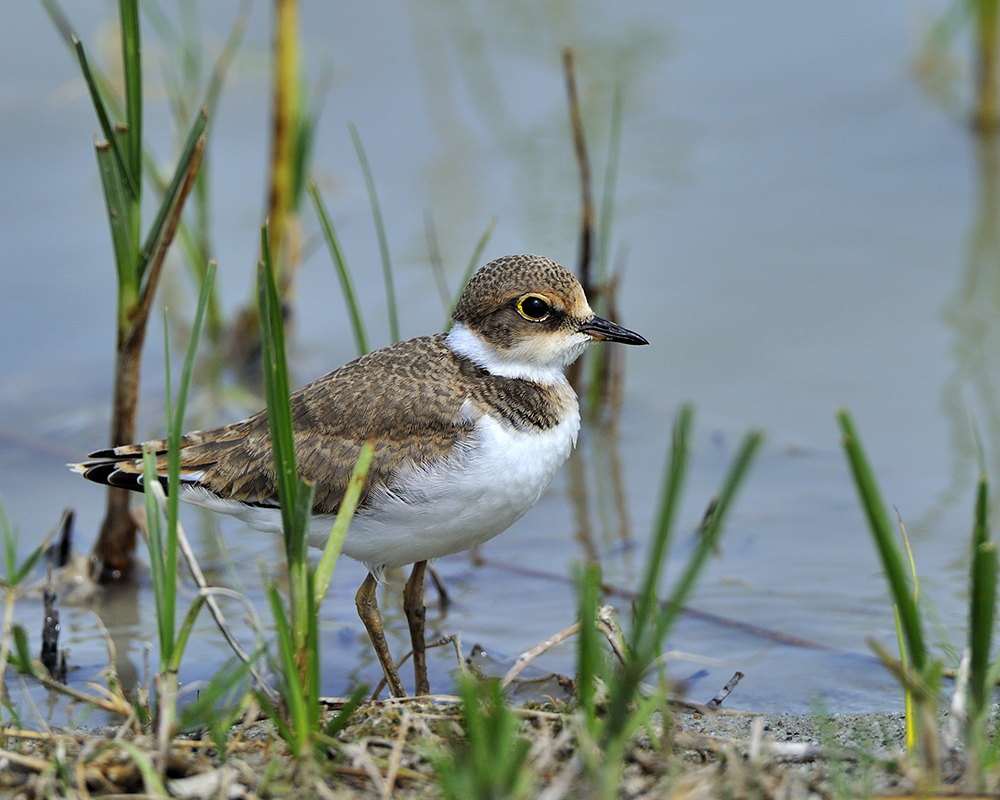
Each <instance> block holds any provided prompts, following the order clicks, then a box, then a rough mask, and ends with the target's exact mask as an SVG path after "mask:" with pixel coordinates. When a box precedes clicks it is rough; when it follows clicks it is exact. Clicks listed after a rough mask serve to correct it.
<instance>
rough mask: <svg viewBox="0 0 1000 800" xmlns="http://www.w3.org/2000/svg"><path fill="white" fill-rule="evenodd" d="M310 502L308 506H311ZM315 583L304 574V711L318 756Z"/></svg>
mask: <svg viewBox="0 0 1000 800" xmlns="http://www.w3.org/2000/svg"><path fill="white" fill-rule="evenodd" d="M311 505H312V504H311V502H310V506H311ZM315 598H316V581H315V575H314V574H313V572H312V571H307V572H306V581H305V600H306V604H305V609H304V610H305V615H306V620H307V622H308V630H309V638H308V640H307V641H306V653H305V661H306V671H307V673H308V674H307V676H306V710H307V711H308V712H309V720H308V722H309V738H310V739H311V740H312V742H313V744H314V745H315V746H316V748H317V750H318V751H319V752H318V753H317V755H318V754H320V753H322V752H323V750H324V749H325V745H324V744H323V743H322V742H320V740H319V738H318V736H317V734H319V733H320V708H319V695H320V686H321V681H320V674H321V670H320V656H321V653H322V650H323V641H322V639H320V635H319V607H318V606H317V605H316V600H315Z"/></svg>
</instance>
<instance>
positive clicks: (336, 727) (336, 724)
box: [323, 684, 368, 739]
mask: <svg viewBox="0 0 1000 800" xmlns="http://www.w3.org/2000/svg"><path fill="white" fill-rule="evenodd" d="M367 694H368V687H367V686H365V685H364V684H362V685H360V686H355V687H354V691H353V692H351V696H350V697H349V698H348V699H347V702H346V703H344V705H343V706H342V707H341V709H340V711H338V712H337V714H336V715H335V716H334V717H333V719H331V720H330V721H329V722H328V723H326V727H325V728H324V729H323V733H324V734H325V735H326V736H329V737H330V738H331V739H332V738H333V737H334V736H336V735H337V734H338V733H340V732H341V731H342V730H344V728H346V727H347V724H348V723H349V722H350V721H351V715H352V714H353V713H354V712H355V711H356V710H357V708H358V706H360V705H361V704H362V703H363V702H364V699H365V696H366V695H367Z"/></svg>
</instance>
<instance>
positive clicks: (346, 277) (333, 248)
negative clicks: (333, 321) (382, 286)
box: [309, 181, 369, 356]
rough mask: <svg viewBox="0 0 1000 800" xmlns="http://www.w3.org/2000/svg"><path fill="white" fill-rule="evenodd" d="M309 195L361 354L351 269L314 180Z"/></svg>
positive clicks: (364, 347)
mask: <svg viewBox="0 0 1000 800" xmlns="http://www.w3.org/2000/svg"><path fill="white" fill-rule="evenodd" d="M309 196H310V197H312V201H313V208H315V209H316V216H318V217H319V223H320V227H321V228H322V229H323V237H324V238H325V239H326V245H327V247H329V248H330V256H331V257H332V258H333V265H334V266H335V267H336V268H337V277H338V278H339V279H340V290H341V292H343V295H344V302H345V303H346V304H347V313H348V314H350V316H351V327H352V328H353V330H354V341H355V343H356V344H357V347H358V355H359V356H363V355H364V354H365V353H367V352H368V351H369V347H368V334H367V333H366V332H365V321H364V318H363V317H362V314H361V304H360V303H359V302H358V294H357V292H355V291H354V281H353V280H352V279H351V271H350V269H349V268H348V266H347V259H346V258H344V251H343V249H342V248H341V246H340V240H339V239H338V238H337V232H336V230H335V229H334V227H333V222H331V221H330V215H329V214H328V213H327V210H326V206H325V204H324V203H323V198H322V197H321V196H320V193H319V189H318V188H317V186H316V182H315V181H310V182H309Z"/></svg>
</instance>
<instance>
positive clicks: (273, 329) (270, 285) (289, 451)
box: [257, 225, 298, 559]
mask: <svg viewBox="0 0 1000 800" xmlns="http://www.w3.org/2000/svg"><path fill="white" fill-rule="evenodd" d="M261 253H262V261H261V263H260V264H259V265H258V268H257V300H258V305H259V308H260V326H261V346H262V350H263V352H262V354H261V359H262V361H263V367H264V387H265V390H266V395H267V417H268V424H269V426H270V431H271V447H272V449H273V451H274V468H275V474H276V478H277V484H278V499H279V502H280V504H281V518H282V527H283V529H284V531H285V549H286V554H287V555H288V556H289V559H291V558H292V557H293V552H292V550H291V545H292V542H291V541H290V539H289V534H290V532H291V531H292V527H293V513H294V508H295V497H296V491H297V487H298V474H297V472H296V469H295V436H294V432H293V429H292V405H291V400H290V395H291V392H290V390H289V386H288V363H287V361H286V356H285V331H284V319H283V315H282V312H281V300H280V298H279V297H278V287H277V284H276V283H275V274H274V264H273V263H272V260H271V246H270V241H269V236H268V230H267V226H266V225H265V226H264V227H263V228H262V229H261Z"/></svg>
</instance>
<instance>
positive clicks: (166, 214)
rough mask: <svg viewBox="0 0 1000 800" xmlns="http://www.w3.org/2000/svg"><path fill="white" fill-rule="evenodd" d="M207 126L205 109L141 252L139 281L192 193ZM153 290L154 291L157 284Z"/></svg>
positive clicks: (194, 127) (192, 128)
mask: <svg viewBox="0 0 1000 800" xmlns="http://www.w3.org/2000/svg"><path fill="white" fill-rule="evenodd" d="M207 125H208V115H207V113H206V112H205V111H204V110H202V111H201V112H200V113H199V114H198V115H197V116H196V117H195V120H194V124H192V126H191V130H190V132H189V133H188V137H187V141H186V142H185V144H184V150H183V152H182V153H181V157H180V159H179V160H178V162H177V169H175V170H174V177H173V179H172V180H171V181H170V185H169V186H168V187H167V190H166V191H165V192H164V193H163V199H162V201H161V202H160V208H159V211H158V212H157V214H156V219H154V220H153V224H152V226H151V227H150V229H149V233H148V235H147V236H146V241H145V242H144V243H143V246H142V251H141V252H140V253H139V259H138V263H137V272H138V276H139V280H140V281H142V280H143V279H144V278H145V277H146V274H147V270H148V267H149V265H150V264H151V263H152V260H153V255H154V253H155V252H156V250H157V248H158V247H159V246H160V242H161V239H162V238H163V236H164V234H165V232H167V231H168V228H167V221H168V220H170V219H171V218H172V217H174V216H175V213H176V208H177V205H178V203H183V201H184V200H185V199H186V196H187V192H188V191H190V183H191V181H192V180H193V176H191V174H190V172H191V165H192V164H193V163H195V159H196V158H197V159H198V161H199V162H200V159H201V155H202V153H203V151H204V147H205V141H204V134H205V128H206V127H207ZM149 283H150V281H147V283H146V285H148V284H149ZM143 288H144V294H145V291H148V290H146V286H144V287H143ZM153 288H155V285H154V286H153Z"/></svg>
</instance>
